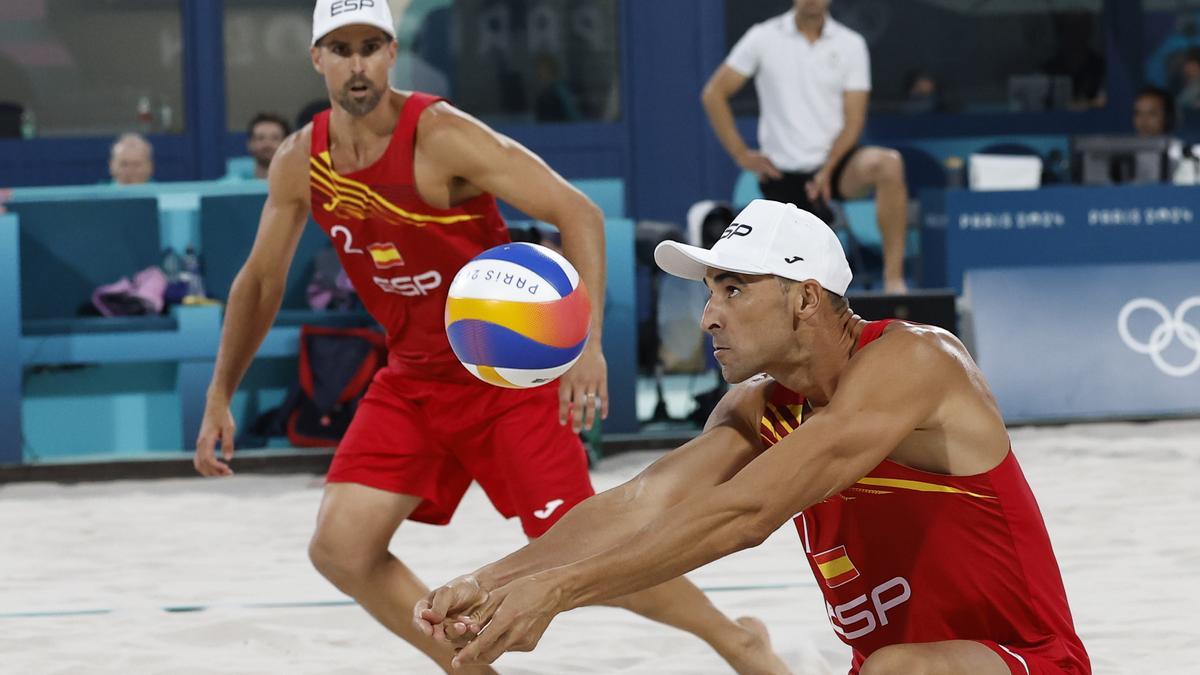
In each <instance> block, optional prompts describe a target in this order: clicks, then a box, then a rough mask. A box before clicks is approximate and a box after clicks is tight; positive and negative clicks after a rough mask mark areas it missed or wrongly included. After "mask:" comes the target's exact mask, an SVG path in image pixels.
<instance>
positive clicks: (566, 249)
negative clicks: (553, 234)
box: [558, 202, 605, 346]
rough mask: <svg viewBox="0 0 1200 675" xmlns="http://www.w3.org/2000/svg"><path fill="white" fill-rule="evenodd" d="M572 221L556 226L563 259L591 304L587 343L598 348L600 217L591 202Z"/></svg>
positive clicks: (601, 293)
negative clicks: (572, 267)
mask: <svg viewBox="0 0 1200 675" xmlns="http://www.w3.org/2000/svg"><path fill="white" fill-rule="evenodd" d="M575 213H576V214H577V215H575V216H573V217H574V221H573V222H569V223H561V224H559V225H558V227H559V231H560V232H561V233H562V246H563V255H564V256H566V258H567V260H570V261H571V264H572V265H574V266H575V269H576V270H578V271H579V278H580V279H582V280H583V285H584V286H585V287H586V288H587V293H588V297H589V298H590V299H591V302H592V317H591V329H592V332H591V338H590V340H589V341H590V342H591V343H592V344H595V345H597V346H598V345H599V344H600V339H601V337H602V335H603V332H604V291H605V269H604V265H605V243H604V214H603V212H601V211H600V209H599V208H598V207H597V206H596V205H595V204H592V203H591V202H587V208H583V209H579V210H577V211H576V212H575Z"/></svg>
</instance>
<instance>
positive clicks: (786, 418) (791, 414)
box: [759, 321, 1090, 673]
mask: <svg viewBox="0 0 1200 675" xmlns="http://www.w3.org/2000/svg"><path fill="white" fill-rule="evenodd" d="M886 325H887V322H882V321H881V322H874V323H872V324H869V325H868V326H867V328H865V329H864V331H863V334H862V338H861V340H860V343H859V348H860V349H861V348H863V347H865V346H866V345H867V344H868V343H869V342H871V341H872V340H874V339H876V338H878V337H879V336H880V335H881V334H882V333H883V329H884V328H885V327H886ZM806 410H807V407H806V404H805V400H804V397H803V396H802V395H800V394H798V393H796V392H792V391H790V390H788V389H786V388H784V387H782V386H780V385H778V384H776V385H775V388H774V390H773V391H772V392H771V395H770V396H769V398H768V401H767V403H766V405H765V408H764V411H763V416H762V419H761V422H760V427H759V432H760V437H761V440H762V441H763V443H764V444H765V445H766V446H767V447H769V446H771V445H773V444H774V443H776V442H778V441H780V440H782V439H783V437H785V436H787V434H789V433H790V432H791V431H793V430H794V429H795V428H796V427H798V426H799V425H800V424H802V423H803V422H804V417H805V411H806ZM795 525H796V530H797V532H798V533H799V534H800V538H801V541H802V543H803V544H804V552H805V554H806V555H807V557H808V562H809V565H810V566H811V567H812V571H813V574H814V575H815V576H816V579H817V584H818V586H819V587H820V588H821V592H822V593H823V594H824V596H825V609H826V613H827V615H828V617H829V621H830V623H831V624H832V625H833V629H834V631H835V632H836V633H837V634H838V636H839V637H840V638H841V640H842V641H843V642H845V643H846V644H848V645H850V646H851V647H852V648H853V650H854V660H853V663H852V667H851V671H850V672H851V673H856V672H858V669H859V667H860V666H861V665H862V662H863V661H864V660H865V659H866V657H868V656H870V655H871V653H872V652H874V651H875V650H877V649H879V648H881V647H884V646H887V645H892V644H900V643H914V642H934V641H942V640H977V641H981V642H993V643H996V644H998V645H999V646H1000V648H1001V649H1002V650H1004V651H1006V652H1007V653H1008V654H1010V655H1013V656H1014V657H1015V661H1019V662H1020V663H1021V665H1022V666H1023V668H1024V672H1041V669H1042V668H1048V669H1049V670H1050V671H1051V672H1072V673H1084V672H1089V669H1090V666H1089V665H1088V657H1087V654H1086V652H1085V651H1084V648H1083V644H1082V643H1081V642H1080V640H1079V638H1078V636H1077V635H1076V633H1075V627H1074V624H1073V622H1072V619H1071V612H1070V609H1069V608H1068V606H1067V597H1066V591H1065V590H1064V588H1063V583H1062V577H1061V575H1060V573H1059V569H1058V563H1057V561H1056V560H1055V557H1054V552H1053V550H1052V549H1051V546H1050V538H1049V536H1048V535H1047V533H1046V526H1045V523H1044V522H1043V521H1042V515H1041V512H1040V511H1039V509H1038V505H1037V502H1036V501H1035V500H1034V497H1033V493H1032V492H1031V491H1030V489H1029V485H1028V483H1027V482H1026V480H1025V476H1024V474H1023V473H1022V472H1021V467H1020V465H1019V464H1018V463H1017V459H1016V457H1015V456H1014V455H1013V454H1012V452H1011V450H1010V451H1009V453H1008V454H1007V455H1006V456H1005V458H1004V460H1003V461H1002V462H1001V463H1000V464H999V465H998V466H996V467H995V468H993V469H992V470H990V471H987V472H985V473H982V474H977V475H973V476H947V475H942V474H934V473H927V472H924V471H919V470H917V469H912V468H909V467H907V466H903V465H901V464H897V463H895V462H893V461H890V460H884V461H883V462H882V463H880V464H879V465H878V466H876V467H875V468H874V469H872V470H871V471H870V472H869V473H867V475H865V476H863V477H862V478H861V479H859V480H858V481H857V482H856V483H855V484H854V485H852V486H850V487H849V488H847V489H845V490H844V491H842V492H841V493H840V494H837V495H834V496H833V497H830V498H829V499H826V500H824V501H822V502H819V503H817V504H814V505H812V506H810V507H809V508H807V509H805V510H804V511H803V512H802V513H801V514H800V515H798V516H797V517H796V518H795ZM992 648H993V649H994V645H993V647H992ZM994 650H995V649H994ZM998 653H1001V656H1002V658H1003V657H1004V652H998ZM1008 660H1009V659H1006V661H1008ZM1038 664H1040V665H1041V668H1039V666H1038ZM1013 669H1014V671H1015V672H1021V670H1020V669H1018V668H1017V667H1015V666H1014V667H1013Z"/></svg>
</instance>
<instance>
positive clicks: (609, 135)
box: [0, 0, 1141, 221]
mask: <svg viewBox="0 0 1200 675" xmlns="http://www.w3.org/2000/svg"><path fill="white" fill-rule="evenodd" d="M223 4H224V3H223V2H222V0H183V4H182V7H183V23H184V26H183V28H184V30H183V35H184V36H185V55H184V78H185V85H186V91H187V112H188V120H189V128H188V132H187V133H185V134H181V135H174V136H160V137H152V139H151V140H152V141H153V143H154V146H155V153H156V163H157V165H158V169H157V177H158V179H159V180H166V181H169V180H195V179H205V178H215V177H217V176H219V175H221V174H222V173H223V171H224V160H225V157H226V156H235V155H240V154H244V134H240V133H228V132H226V131H225V129H226V124H225V119H224V116H225V92H224V73H223V72H222V69H221V68H220V67H214V64H220V62H221V54H223V53H224V51H223V48H222V36H221V25H222V24H221V16H222V12H223ZM1138 4H1139V3H1130V2H1123V1H1121V0H1106V12H1105V30H1106V33H1107V35H1106V44H1107V45H1108V46H1109V47H1108V54H1107V57H1108V58H1107V62H1108V64H1109V67H1108V85H1109V94H1110V104H1109V108H1108V109H1107V110H1102V111H1094V112H1087V113H1062V112H1058V113H1053V112H1052V113H1027V114H998V115H915V116H902V115H886V116H885V115H877V116H874V117H872V119H871V120H870V122H869V124H868V127H867V137H868V139H869V140H870V141H872V142H878V143H884V144H886V143H889V142H896V141H900V140H905V141H910V139H921V138H943V137H947V136H995V135H1003V134H1073V133H1080V132H1101V131H1121V130H1124V129H1125V128H1126V127H1127V125H1128V117H1127V114H1126V113H1125V111H1127V110H1129V108H1130V105H1131V98H1132V93H1133V91H1134V90H1135V88H1136V85H1137V84H1138V83H1139V82H1140V72H1139V69H1140V63H1141V34H1140V27H1141V9H1140V7H1139V6H1137V5H1138ZM724 9H725V4H724V0H645V1H639V0H625V1H624V2H622V3H621V29H622V35H621V43H622V45H621V50H622V63H621V93H622V118H621V120H620V121H619V122H616V123H612V124H572V125H550V126H532V125H525V126H517V127H500V130H501V131H503V132H504V133H507V134H509V135H511V136H513V137H514V138H516V139H517V140H519V141H521V142H522V143H524V144H525V145H527V146H529V147H530V148H531V149H532V150H534V151H535V152H537V153H539V154H540V155H542V156H543V157H544V158H545V159H546V160H547V161H548V162H549V163H550V164H551V166H553V167H555V168H556V169H557V170H558V171H559V172H560V173H562V174H564V175H565V176H567V177H569V178H585V177H602V176H621V177H623V178H625V180H626V183H627V187H628V189H627V192H628V194H629V212H630V213H631V214H632V215H633V216H634V217H636V218H639V219H663V220H672V221H681V220H682V219H683V215H684V213H685V212H686V209H687V207H688V205H690V204H691V203H693V202H694V201H696V200H698V199H703V198H727V197H728V196H729V193H730V188H731V186H732V184H733V180H734V178H735V176H736V167H734V165H733V164H732V162H731V161H730V160H729V159H728V158H727V157H726V156H725V153H724V152H723V151H722V150H721V148H720V146H719V145H718V143H717V141H716V139H715V137H714V136H713V134H712V132H711V130H710V129H709V128H708V123H707V120H706V119H705V117H704V112H703V110H702V108H701V106H700V102H699V96H700V89H701V87H702V86H703V84H704V81H705V80H706V79H707V77H708V75H709V73H711V72H712V70H713V69H714V68H716V66H717V65H718V64H719V63H720V62H721V60H722V58H723V57H724V55H725V48H726V47H725V26H724ZM740 128H741V129H742V132H743V134H745V135H746V137H747V139H753V137H754V120H752V119H744V120H741V121H740ZM110 142H111V139H110V138H86V139H36V140H31V141H20V140H5V141H0V186H27V185H51V184H78V183H93V182H97V181H100V180H105V179H106V178H107V166H106V165H107V153H108V144H109V143H110Z"/></svg>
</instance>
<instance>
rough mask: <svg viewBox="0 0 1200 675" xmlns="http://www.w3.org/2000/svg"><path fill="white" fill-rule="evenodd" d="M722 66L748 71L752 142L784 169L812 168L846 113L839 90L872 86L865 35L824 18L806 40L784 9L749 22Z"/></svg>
mask: <svg viewBox="0 0 1200 675" xmlns="http://www.w3.org/2000/svg"><path fill="white" fill-rule="evenodd" d="M725 65H727V66H729V67H730V68H732V69H734V70H736V71H737V72H739V73H741V74H742V75H744V76H746V77H753V78H754V87H755V89H757V90H758V103H759V110H760V116H759V120H758V145H759V148H760V149H761V150H762V152H763V153H765V154H766V156H767V157H768V158H769V159H770V160H771V162H772V163H774V164H775V166H777V167H779V168H780V169H781V170H783V171H815V170H816V169H817V168H819V167H820V166H821V165H822V164H824V163H825V158H826V157H827V156H828V155H829V149H830V148H831V147H833V140H834V139H835V138H837V135H838V134H839V133H841V131H842V126H843V125H844V124H845V119H844V117H843V112H842V107H843V106H842V104H843V100H842V94H843V93H844V92H847V91H870V90H871V59H870V56H869V55H868V53H867V41H866V40H864V39H863V37H862V36H861V35H859V34H858V33H855V32H854V31H852V30H850V29H849V28H847V27H846V26H844V25H842V24H840V23H838V22H837V21H834V20H833V17H830V16H826V17H825V27H824V29H823V30H822V32H821V37H820V38H818V39H817V41H816V42H814V43H810V42H809V41H808V38H806V37H805V36H804V34H803V33H801V32H800V30H799V29H797V28H796V18H795V12H794V11H791V12H788V13H786V14H782V15H780V16H776V17H772V18H770V19H767V20H766V21H763V22H762V23H759V24H755V25H754V26H753V27H751V28H750V30H748V31H746V34H745V35H743V36H742V39H741V40H738V43H737V44H736V45H734V46H733V50H732V51H730V52H729V57H728V58H727V59H725Z"/></svg>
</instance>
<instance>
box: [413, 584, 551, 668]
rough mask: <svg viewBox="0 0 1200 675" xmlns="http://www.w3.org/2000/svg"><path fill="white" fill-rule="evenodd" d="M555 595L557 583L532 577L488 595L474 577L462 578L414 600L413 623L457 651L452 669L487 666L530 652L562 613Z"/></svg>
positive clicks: (426, 633) (507, 585) (502, 587)
mask: <svg viewBox="0 0 1200 675" xmlns="http://www.w3.org/2000/svg"><path fill="white" fill-rule="evenodd" d="M560 596H561V594H560V593H559V591H558V586H557V584H553V583H550V582H547V581H546V580H544V579H542V578H539V577H538V576H536V575H535V576H528V577H522V578H519V579H516V580H514V581H512V582H511V583H509V584H506V585H504V586H501V587H500V588H497V589H495V590H494V591H491V592H489V591H486V590H484V589H483V588H482V587H481V586H480V585H479V582H478V581H477V580H476V579H475V578H474V577H471V576H469V575H468V576H462V577H459V578H457V579H454V580H453V581H451V582H449V583H448V584H446V585H445V586H442V587H441V588H438V589H435V590H433V591H432V592H430V593H429V595H427V596H425V598H424V599H422V600H421V601H419V602H418V603H417V604H416V606H415V607H414V608H413V622H414V623H415V624H416V626H417V628H418V629H419V630H421V631H422V632H423V633H424V634H425V635H428V636H430V637H432V638H434V639H435V640H438V641H441V642H446V643H449V644H452V645H454V646H455V647H456V648H457V649H458V653H457V654H456V655H455V657H454V665H455V667H461V666H470V665H481V664H489V663H492V662H493V661H495V660H496V659H498V658H500V655H501V654H503V653H505V652H512V651H517V652H527V651H532V650H533V648H534V647H536V646H537V644H538V641H540V640H541V638H542V634H543V633H545V632H546V628H547V627H549V625H550V621H551V620H552V619H553V618H554V617H555V616H556V615H557V614H558V613H559V612H561V611H562V607H561V606H560V600H561V597H560ZM450 617H453V618H450Z"/></svg>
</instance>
